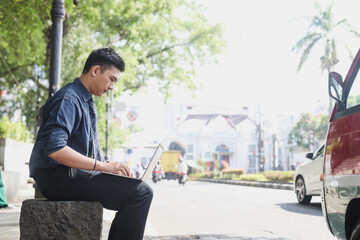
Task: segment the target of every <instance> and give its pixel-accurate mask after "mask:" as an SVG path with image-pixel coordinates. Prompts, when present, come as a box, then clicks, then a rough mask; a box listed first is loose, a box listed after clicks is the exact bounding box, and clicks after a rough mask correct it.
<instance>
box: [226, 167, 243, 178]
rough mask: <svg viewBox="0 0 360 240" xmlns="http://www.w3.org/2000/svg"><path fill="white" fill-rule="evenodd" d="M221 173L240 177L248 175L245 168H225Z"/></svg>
mask: <svg viewBox="0 0 360 240" xmlns="http://www.w3.org/2000/svg"><path fill="white" fill-rule="evenodd" d="M221 171H222V173H223V174H234V175H238V176H240V175H242V174H245V173H246V171H245V169H243V168H224V169H223V170H221Z"/></svg>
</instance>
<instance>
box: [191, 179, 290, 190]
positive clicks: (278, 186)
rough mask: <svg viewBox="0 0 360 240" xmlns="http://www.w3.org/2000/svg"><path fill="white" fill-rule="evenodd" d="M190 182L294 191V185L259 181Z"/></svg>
mask: <svg viewBox="0 0 360 240" xmlns="http://www.w3.org/2000/svg"><path fill="white" fill-rule="evenodd" d="M189 180H192V181H201V182H211V183H223V184H232V185H242V186H250V187H262V188H274V189H283V190H291V191H293V190H294V185H293V184H292V183H280V182H258V181H244V180H226V179H212V178H190V179H189Z"/></svg>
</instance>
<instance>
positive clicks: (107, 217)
mask: <svg viewBox="0 0 360 240" xmlns="http://www.w3.org/2000/svg"><path fill="white" fill-rule="evenodd" d="M191 180H195V181H206V182H213V183H223V184H235V185H243V186H251V187H264V188H275V189H284V190H293V184H291V183H271V182H255V181H235V180H223V179H203V178H196V179H195V178H192V179H191ZM34 195H35V190H34V188H33V186H32V184H27V185H26V186H25V187H23V188H22V189H21V190H20V199H19V201H17V202H14V203H9V204H12V205H14V206H15V207H14V208H6V209H0V240H19V239H20V228H19V219H20V210H21V204H22V202H23V201H24V200H25V199H32V198H34ZM113 215H114V212H113V211H109V210H106V209H104V218H103V234H102V239H103V240H106V239H107V234H108V231H109V228H110V225H111V221H112V219H113V217H114V216H113ZM144 239H146V240H168V239H170V238H168V237H149V236H145V237H144ZM175 239H203V240H208V239H213V240H215V239H223V240H225V239H233V240H235V239H239V238H229V237H225V236H177V237H176V238H175ZM240 239H243V240H245V239H248V238H240ZM240 239H239V240H240Z"/></svg>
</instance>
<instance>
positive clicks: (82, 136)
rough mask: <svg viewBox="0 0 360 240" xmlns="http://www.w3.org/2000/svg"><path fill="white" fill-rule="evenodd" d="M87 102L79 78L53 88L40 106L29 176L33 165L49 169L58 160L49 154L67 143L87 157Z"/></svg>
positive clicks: (89, 133) (31, 173) (88, 141)
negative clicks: (50, 94)
mask: <svg viewBox="0 0 360 240" xmlns="http://www.w3.org/2000/svg"><path fill="white" fill-rule="evenodd" d="M89 101H93V98H92V96H91V95H90V93H89V92H88V90H87V89H86V88H85V86H84V85H83V84H82V83H81V81H80V79H79V78H76V79H75V80H74V82H72V83H69V84H67V85H66V86H65V87H63V88H62V89H60V90H59V91H57V92H56V93H55V94H54V96H52V97H51V98H50V99H49V100H48V101H47V102H46V104H45V105H44V107H43V114H42V123H41V126H40V130H39V132H38V135H37V138H36V142H35V144H34V148H33V150H32V153H31V157H30V163H29V168H30V177H34V169H35V168H52V167H56V166H59V165H60V163H59V162H57V161H55V160H53V159H52V158H50V157H48V156H49V154H51V153H53V152H56V151H58V150H60V149H62V148H63V147H65V146H69V147H70V148H72V149H73V150H75V151H77V152H79V153H81V154H83V155H85V156H90V155H91V154H90V151H91V149H92V147H93V146H92V134H91V120H90V114H89Z"/></svg>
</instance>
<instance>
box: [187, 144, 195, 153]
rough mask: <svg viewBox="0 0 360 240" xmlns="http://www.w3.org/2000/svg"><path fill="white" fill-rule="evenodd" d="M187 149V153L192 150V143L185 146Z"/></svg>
mask: <svg viewBox="0 0 360 240" xmlns="http://www.w3.org/2000/svg"><path fill="white" fill-rule="evenodd" d="M187 151H188V152H189V153H192V152H194V145H192V144H189V145H188V146H187Z"/></svg>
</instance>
